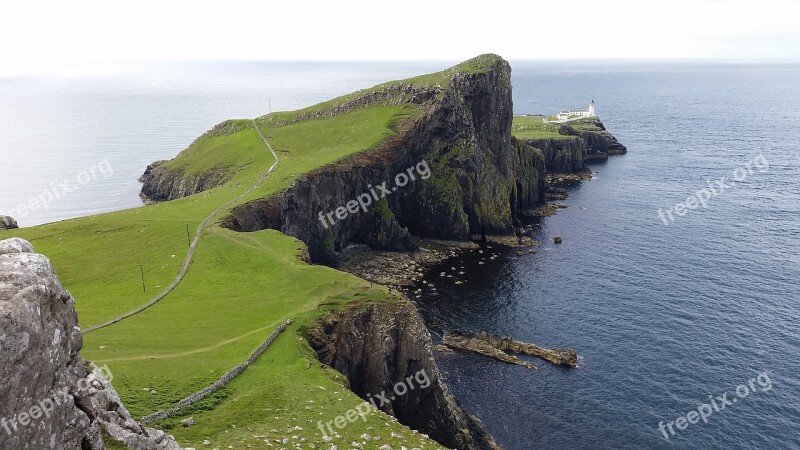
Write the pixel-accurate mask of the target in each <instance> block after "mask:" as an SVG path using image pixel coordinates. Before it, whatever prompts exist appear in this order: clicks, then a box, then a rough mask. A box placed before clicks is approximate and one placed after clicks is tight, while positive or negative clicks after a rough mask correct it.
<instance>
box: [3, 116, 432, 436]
mask: <svg viewBox="0 0 800 450" xmlns="http://www.w3.org/2000/svg"><path fill="white" fill-rule="evenodd" d="M409 108H410V107H406V106H400V107H381V106H377V107H370V108H365V109H362V110H358V111H355V112H351V113H348V114H343V115H340V116H337V117H335V118H331V119H325V120H309V121H304V122H300V123H297V124H294V125H290V126H284V127H263V129H262V131H263V132H264V134H265V135H266V136H267V138H268V139H270V142H271V143H272V144H273V146H274V148H275V150H276V151H277V152H278V153H279V156H280V159H281V162H280V164H279V165H278V167H277V169H276V170H275V173H273V174H272V175H271V176H270V177H269V178H268V179H267V180H266V182H265V183H264V184H263V185H262V186H261V187H259V188H258V189H257V190H256V191H255V192H253V193H252V194H251V195H250V196H249V198H257V197H263V196H266V195H270V194H272V193H277V192H280V190H282V189H283V188H285V187H286V186H288V185H289V184H290V183H291V182H292V180H293V179H295V178H296V177H297V176H298V175H299V174H302V173H306V172H308V171H310V170H312V169H314V168H316V167H319V166H321V165H325V164H328V163H331V162H334V161H336V160H338V159H341V158H342V157H344V156H347V155H350V154H353V153H355V152H359V151H362V150H365V149H369V148H371V147H374V146H375V145H376V144H377V143H379V142H380V141H382V140H383V139H385V138H386V137H388V136H390V135H391V134H392V130H391V128H390V126H391V124H393V123H395V122H397V121H400V120H403V119H404V118H407V117H410V116H414V115H415V114H416V112H415V111H414V110H412V109H409ZM241 125H242V127H241V128H242V129H241V130H240V131H238V132H236V133H233V134H231V135H223V136H213V135H206V136H204V137H202V138H200V139H198V141H196V142H195V143H194V144H192V146H191V148H190V149H188V150H187V152H186V153H184V154H182V155H181V156H180V157H179V158H177V159H176V160H175V161H173V162H172V163H171V164H182V165H184V167H190V168H191V169H190V170H192V171H202V170H204V168H210V167H215V166H218V165H219V164H220V163H224V164H225V165H226V166H228V167H235V168H236V170H235V174H234V176H233V178H232V179H231V180H229V181H228V182H227V183H226V184H225V185H223V186H221V187H219V188H216V189H212V190H210V191H207V192H204V193H200V194H198V195H194V196H191V197H187V198H184V199H179V200H175V201H172V202H168V203H162V204H157V205H151V206H146V207H142V208H136V209H132V210H127V211H120V212H115V213H110V214H103V215H98V216H94V217H88V218H81V219H74V220H69V221H64V222H59V223H55V224H49V225H43V226H39V227H35V228H29V229H21V230H14V231H13V232H9V231H0V239H3V238H6V237H11V236H12V235H13V236H20V237H23V238H25V239H28V240H30V241H31V242H32V243H33V244H34V246H35V247H36V249H37V251H38V252H40V253H44V254H46V255H48V256H49V257H50V258H51V260H52V261H53V264H54V266H55V268H56V270H57V272H58V273H59V275H60V277H61V279H62V282H63V283H64V285H65V287H66V288H67V289H69V290H70V291H71V292H72V293H73V295H74V296H75V298H76V301H77V309H78V314H79V317H80V323H81V326H83V327H86V326H88V325H91V324H95V323H98V322H100V321H102V320H104V319H109V318H111V317H114V316H116V315H119V314H120V313H123V312H126V311H128V310H130V309H132V308H133V307H135V306H137V305H140V304H142V303H145V302H146V301H147V300H148V299H149V298H151V297H152V296H153V295H154V294H155V293H156V292H157V291H158V287H163V286H166V285H167V284H168V283H169V282H170V281H171V280H172V279H173V278H174V276H175V274H176V273H177V272H178V269H179V267H180V265H181V262H182V259H183V257H184V255H185V253H186V250H187V239H186V224H189V225H190V228H191V232H192V233H194V230H195V227H196V226H197V224H198V223H199V222H200V221H201V220H202V219H203V218H204V217H205V216H206V215H207V214H208V213H209V212H210V211H212V210H213V209H214V208H215V207H216V206H218V205H219V204H222V203H224V202H225V201H226V200H228V199H230V198H231V197H232V196H233V187H234V186H235V185H239V186H241V187H240V189H242V190H243V189H246V188H247V187H249V186H250V185H252V184H253V183H254V182H255V181H256V180H257V179H258V178H259V177H260V175H261V174H262V172H263V171H264V170H265V169H266V168H267V167H269V165H270V164H271V163H272V157H271V155H270V154H269V153H268V151H267V150H266V147H265V146H264V144H263V142H262V141H261V140H260V139H259V137H258V134H257V133H256V131H255V130H254V129H253V128H252V125H251V124H248V123H242V124H241ZM220 155H225V157H224V158H220ZM239 192H242V191H241V190H240V191H239ZM246 200H247V199H245V200H243V201H246ZM301 246H302V243H300V242H299V241H297V240H295V239H293V238H291V237H288V236H285V235H282V234H280V233H278V232H275V231H271V230H265V231H261V232H256V233H247V234H244V233H235V232H233V231H230V230H226V229H222V228H219V227H216V226H213V227H210V228H208V229H206V231H205V232H204V235H203V238H202V239H201V241H200V244H199V246H198V250H197V254H196V256H195V259H194V261H193V262H192V264H191V267H190V269H189V272H188V274H187V276H186V279H185V280H184V281H183V283H182V284H181V285H180V286H179V287H178V288H177V289H176V290H175V291H174V292H173V293H172V294H170V295H169V296H168V297H167V298H166V299H164V300H162V302H160V303H159V304H157V305H155V306H153V307H152V308H150V309H148V310H147V311H145V312H144V313H142V314H140V315H138V316H135V317H133V318H130V319H127V320H125V321H123V322H121V323H118V324H115V325H114V326H111V327H109V328H106V329H102V330H99V331H97V332H94V333H90V334H88V335H86V336H85V339H84V349H83V351H82V354H83V356H84V357H85V358H87V359H90V360H93V361H95V362H96V363H97V364H99V365H103V364H108V366H109V367H110V369H111V371H112V372H113V374H114V375H115V376H114V386H115V387H116V388H117V390H118V391H119V393H120V395H121V396H122V398H123V400H124V401H125V402H126V406H128V408H129V409H130V410H131V412H132V413H133V414H134V416H137V417H139V416H142V415H144V414H147V413H150V412H153V411H154V410H156V409H159V408H165V407H169V406H172V405H173V404H174V402H176V401H177V400H178V399H180V398H182V397H183V396H185V395H188V394H189V393H191V392H193V391H195V390H197V389H199V388H202V387H204V386H205V385H207V384H209V383H210V382H211V381H213V380H214V379H216V378H217V377H218V376H219V375H221V374H222V373H224V372H225V371H227V370H228V369H230V368H231V367H233V366H234V365H236V364H238V363H240V362H242V361H243V360H244V359H245V358H246V357H247V356H248V355H249V353H250V352H251V351H252V350H254V349H255V348H256V347H257V346H258V345H259V344H260V343H261V342H262V341H263V340H264V339H265V338H266V337H267V336H268V335H269V334H270V333H271V332H272V330H273V329H274V327H275V326H276V325H277V324H278V323H279V322H281V321H283V320H285V319H288V318H295V319H298V320H297V321H296V322H295V324H294V325H292V327H290V328H289V329H288V330H287V331H286V332H285V333H284V334H283V335H281V337H280V338H278V339H277V340H276V342H275V343H274V344H273V347H271V348H270V349H269V350H268V351H267V352H266V353H265V354H264V355H263V356H262V357H261V358H260V359H259V361H258V362H257V363H256V364H255V365H254V366H253V367H252V368H251V369H249V370H248V371H247V372H245V374H243V375H242V376H241V377H240V378H239V379H237V380H236V381H235V382H234V383H232V384H231V385H229V386H228V387H227V388H226V389H224V390H223V391H221V392H220V393H218V395H216V396H215V397H214V398H211V399H208V400H206V401H204V402H203V403H202V404H200V405H199V406H198V408H196V410H195V411H190V413H191V414H192V415H193V416H194V417H195V419H196V420H197V422H198V425H197V426H195V427H190V428H183V427H180V426H178V427H175V428H173V429H171V430H170V432H172V433H173V434H175V436H176V437H178V439H179V442H180V443H181V444H182V445H187V446H195V447H200V446H201V445H202V441H203V439H205V438H209V439H210V440H211V442H212V444H213V445H215V446H216V445H219V446H223V445H224V446H225V447H227V446H228V445H233V446H234V447H235V448H241V447H244V446H245V445H243V444H244V443H246V444H249V445H250V447H249V448H270V447H271V446H270V445H268V443H267V440H271V441H272V443H273V444H275V441H274V440H275V439H282V438H283V437H288V439H292V437H293V436H295V435H296V436H298V438H297V440H296V441H299V440H301V439H306V440H307V441H308V442H309V443H310V442H319V441H320V438H321V436H320V434H319V432H318V431H317V430H316V429H315V428H316V423H315V422H316V420H324V421H327V420H332V419H333V418H334V417H335V416H336V415H338V414H343V413H345V412H346V410H347V409H349V408H352V407H354V406H355V405H357V404H358V403H359V402H360V401H361V400H360V399H359V398H358V397H356V396H355V395H354V394H352V393H351V392H349V391H347V390H346V389H344V388H343V387H342V381H341V380H340V379H338V378H337V377H336V376H335V374H329V373H326V372H325V371H324V370H322V369H321V368H320V365H319V363H318V362H317V361H316V359H315V358H314V355H313V354H312V351H311V349H310V348H309V347H308V345H307V344H306V343H304V342H302V341H299V340H298V339H299V338H298V337H297V328H298V327H301V326H303V325H306V324H308V323H309V322H310V321H311V319H313V318H314V317H317V316H318V315H320V314H323V313H324V311H325V309H326V308H329V307H335V306H338V305H342V304H344V303H347V302H351V301H387V299H389V294H388V293H387V292H386V290H385V289H383V288H381V287H378V286H376V287H374V288H370V287H369V284H368V283H366V282H364V281H363V280H361V279H358V278H356V277H353V276H351V275H349V274H345V273H341V272H338V271H335V270H333V269H330V268H327V267H323V266H309V265H307V264H305V263H303V262H301V261H299V260H298V259H297V258H296V255H297V254H298V252H299V250H300V249H301ZM173 255H174V256H173ZM140 264H142V265H143V266H144V270H145V278H146V283H147V286H148V291H147V293H143V292H142V290H141V281H140V274H139V265H140ZM151 390H154V391H155V394H151ZM306 406H308V409H306ZM179 420H180V418H176V419H170V420H168V421H165V423H161V424H157V425H161V426H164V427H167V428H171V427H172V426H174V424H175V423H177V421H179ZM289 426H293V427H294V426H299V427H301V428H303V430H302V431H301V430H296V429H295V430H293V431H292V432H291V434H290V435H288V436H287V431H288V427H289ZM271 430H277V431H271ZM365 432H366V433H370V434H372V435H373V436H374V435H379V436H381V437H382V438H383V441H382V443H381V445H382V444H383V443H389V444H390V445H395V444H400V445H406V446H408V447H409V448H411V447H420V448H432V447H434V446H435V443H433V442H431V441H426V440H424V439H422V438H421V437H419V435H416V434H415V433H412V432H411V431H409V430H408V429H406V428H404V427H402V426H400V425H398V424H396V423H394V422H393V421H392V420H390V419H389V418H388V417H387V416H385V415H383V414H375V415H374V416H371V417H370V418H369V419H368V421H367V423H362V422H361V421H358V422H356V423H354V424H351V425H349V426H348V427H346V428H345V429H343V430H340V433H341V434H342V436H343V438H342V439H341V440H339V439H337V440H336V441H335V442H334V443H338V444H339V445H340V446H342V444H345V445H346V443H349V442H352V441H356V440H358V441H360V440H361V439H360V438H359V436H360V435H361V434H362V433H365ZM390 432H394V433H397V434H399V435H402V436H403V437H401V438H396V439H393V438H390V437H389V433H390ZM296 441H293V442H296ZM421 441H422V442H421ZM304 447H305V444H304ZM375 447H376V448H377V447H378V446H377V445H376V446H375ZM306 448H307V447H306ZM318 448H320V447H319V446H318ZM326 448H327V447H326Z"/></svg>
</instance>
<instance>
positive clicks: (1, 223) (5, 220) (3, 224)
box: [0, 216, 19, 230]
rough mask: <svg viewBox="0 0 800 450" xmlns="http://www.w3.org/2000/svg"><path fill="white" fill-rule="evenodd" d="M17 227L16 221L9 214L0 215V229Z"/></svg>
mask: <svg viewBox="0 0 800 450" xmlns="http://www.w3.org/2000/svg"><path fill="white" fill-rule="evenodd" d="M14 228H19V226H18V225H17V221H16V220H14V218H13V217H11V216H0V230H13V229H14Z"/></svg>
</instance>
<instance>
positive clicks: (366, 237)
mask: <svg viewBox="0 0 800 450" xmlns="http://www.w3.org/2000/svg"><path fill="white" fill-rule="evenodd" d="M484 58H486V57H484ZM488 58H489V59H490V64H488V65H487V66H486V67H485V68H484V70H481V71H475V72H472V71H462V72H456V73H454V74H453V75H452V76H451V77H450V78H449V79H448V80H447V82H446V85H444V86H443V87H441V88H440V90H439V91H438V94H437V95H429V94H424V95H423V94H419V95H413V94H407V97H408V98H413V99H416V100H418V101H421V102H422V103H421V104H420V107H421V108H422V109H423V111H424V113H423V115H422V117H420V118H418V119H416V121H415V122H414V123H413V124H410V125H407V126H405V127H403V128H402V129H400V130H397V133H398V134H397V135H396V136H394V137H393V138H392V139H390V140H389V141H388V142H385V143H384V144H382V145H381V146H380V147H379V148H377V149H373V150H371V151H370V152H368V153H367V154H366V156H365V155H356V156H354V157H351V158H348V159H346V160H343V161H340V162H339V163H337V164H335V165H332V166H329V167H325V168H322V169H319V170H317V171H314V172H312V173H309V174H307V175H306V176H303V177H301V178H300V179H298V180H297V181H296V182H295V183H294V184H293V185H292V186H291V187H290V188H289V189H287V190H286V191H284V192H283V193H282V194H281V195H280V196H277V197H275V198H271V199H266V200H261V201H256V202H253V203H251V204H247V205H243V206H240V207H238V208H236V209H235V210H234V211H233V213H232V215H231V217H230V218H229V219H228V220H227V221H226V225H227V226H229V227H230V228H233V229H236V230H240V231H253V230H258V229H261V228H265V227H266V228H274V229H277V230H280V231H281V232H283V233H285V234H289V235H292V236H295V237H297V238H299V239H301V240H303V241H304V242H305V243H306V244H307V245H308V247H309V252H310V254H311V257H312V259H313V260H314V261H317V262H329V261H331V260H333V259H334V258H335V252H336V251H338V250H340V249H341V248H344V247H346V246H347V245H349V244H351V243H362V244H368V245H370V246H372V247H373V248H377V249H391V250H409V249H413V248H414V244H413V241H412V240H411V239H410V236H409V235H414V236H420V237H429V238H437V239H447V240H469V239H471V238H473V237H476V236H481V235H483V234H511V233H513V225H514V218H515V217H516V215H517V214H518V213H519V212H520V211H522V210H528V209H532V208H534V207H535V206H537V205H538V204H540V203H541V202H543V200H544V177H543V175H544V159H543V158H542V155H541V152H540V151H539V150H537V149H535V148H532V147H530V146H527V145H524V143H522V142H519V141H514V140H512V137H511V131H510V130H511V119H512V110H513V108H512V102H511V84H510V80H511V78H510V76H511V69H510V67H509V65H508V63H507V62H506V61H504V60H502V59H501V58H499V57H496V56H490V57H488ZM425 92H427V91H425ZM357 104H359V105H362V106H363V102H362V103H357ZM423 162H425V163H426V164H427V167H428V168H429V169H430V174H429V175H430V176H429V177H428V178H426V179H418V180H417V181H416V182H412V183H409V184H407V185H405V186H403V187H398V189H397V190H396V191H394V192H393V193H392V194H391V195H387V196H386V197H385V199H382V200H381V202H378V203H379V204H381V203H382V202H385V203H382V205H381V207H377V205H376V207H373V208H372V209H370V210H369V211H367V212H364V213H359V214H350V215H349V216H348V217H347V218H345V219H343V220H337V221H336V222H335V223H334V224H333V225H330V224H323V223H322V221H320V219H319V213H320V212H322V213H326V212H329V211H334V210H335V209H336V208H337V207H340V206H344V205H346V204H347V202H348V201H350V200H355V199H357V198H358V196H359V195H362V194H364V193H367V192H369V190H370V188H371V187H373V186H378V185H381V184H382V183H384V182H387V181H388V182H389V183H388V186H389V187H392V186H393V185H394V180H395V176H396V175H397V174H400V173H404V172H407V170H408V169H410V168H413V167H418V165H419V164H421V163H423Z"/></svg>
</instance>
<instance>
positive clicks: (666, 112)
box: [0, 60, 800, 450]
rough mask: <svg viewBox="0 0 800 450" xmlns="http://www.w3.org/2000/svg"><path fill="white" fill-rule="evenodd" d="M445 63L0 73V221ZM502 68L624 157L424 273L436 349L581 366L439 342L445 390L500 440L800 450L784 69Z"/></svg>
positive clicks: (77, 205)
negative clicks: (530, 348) (218, 128)
mask: <svg viewBox="0 0 800 450" xmlns="http://www.w3.org/2000/svg"><path fill="white" fill-rule="evenodd" d="M452 63H453V62H452V61H421V62H258V61H247V62H229V61H228V62H202V63H201V62H192V63H173V64H165V63H144V62H142V63H131V64H126V65H118V66H92V67H85V66H74V67H68V68H66V69H65V70H58V68H54V69H52V70H48V71H46V72H43V73H39V74H34V75H25V76H20V75H17V76H0V214H10V215H12V216H14V217H15V218H16V219H17V220H18V222H19V224H20V226H34V225H38V224H42V223H48V222H53V221H58V220H63V219H67V218H72V217H80V216H85V215H91V214H96V213H100V212H107V211H114V210H120V209H126V208H135V207H140V206H141V200H140V199H139V197H138V192H139V188H140V185H139V183H138V181H137V178H138V177H139V176H140V175H141V173H142V172H143V171H144V169H145V168H146V166H147V165H148V164H149V163H151V162H153V161H156V160H160V159H169V158H171V157H173V156H175V155H176V154H177V153H178V152H180V151H181V150H183V149H184V148H186V147H187V146H188V145H189V144H190V143H191V142H192V140H194V138H196V137H197V136H199V135H200V134H202V133H203V132H205V131H206V130H208V129H210V128H211V127H213V126H214V125H215V124H216V123H218V122H221V121H223V120H225V119H229V118H251V117H256V116H259V115H262V114H265V113H267V112H269V111H279V110H291V109H296V108H300V107H303V106H308V105H311V104H314V103H317V102H319V101H323V100H326V99H329V98H331V97H334V96H337V95H341V94H345V93H348V92H351V91H354V90H357V89H360V88H365V87H369V86H372V85H374V84H377V83H380V82H383V81H388V80H392V79H397V78H404V77H409V76H414V75H418V74H422V73H427V72H431V71H435V70H440V69H443V68H445V67H448V66H449V65H451V64H452ZM511 65H512V69H513V75H512V84H513V89H514V93H513V96H514V112H515V113H516V114H538V113H541V114H551V113H554V112H557V111H559V110H562V109H567V108H580V107H585V106H587V105H588V103H589V102H590V101H591V100H594V101H595V104H596V107H597V113H598V115H599V116H600V118H601V119H602V121H603V122H604V124H605V125H606V127H607V128H608V130H609V131H610V132H612V133H613V134H614V135H615V136H616V137H617V138H618V139H619V141H620V142H621V143H623V144H624V145H626V146H627V147H628V154H626V155H622V156H615V157H612V158H610V159H609V160H608V161H606V162H603V163H598V164H593V165H592V166H591V169H592V170H593V172H594V177H593V178H592V179H591V180H588V181H584V182H582V183H580V184H577V185H573V186H571V187H569V188H568V189H567V190H568V193H569V198H568V199H567V200H564V201H562V202H561V203H563V204H564V205H565V206H566V208H564V209H561V210H560V211H559V212H558V214H557V215H555V216H553V217H548V218H545V219H540V220H530V221H529V222H528V223H529V224H530V225H531V233H532V236H533V237H534V239H536V240H537V241H538V243H539V244H538V245H537V247H536V249H537V251H536V252H535V253H528V252H527V251H524V252H522V253H521V254H518V253H517V250H515V249H507V248H502V247H500V246H493V247H492V248H484V249H483V252H484V253H478V252H473V253H470V254H467V255H465V256H463V257H461V258H459V259H457V260H454V261H448V262H447V263H446V264H444V265H442V266H441V267H439V268H437V269H436V270H434V271H432V272H431V273H430V274H429V275H428V276H427V278H426V279H425V282H426V283H424V284H422V283H421V284H420V286H419V288H420V289H421V292H420V294H419V297H418V298H415V299H414V300H415V302H416V303H417V305H418V306H419V308H420V311H421V312H422V315H423V317H424V319H425V321H426V323H427V324H428V326H429V327H430V329H431V332H432V335H433V338H434V341H435V342H438V341H439V340H440V339H441V336H442V334H443V333H444V332H445V331H448V330H456V329H459V330H473V331H487V332H491V333H495V334H501V335H505V336H509V337H512V338H514V339H517V340H520V341H524V342H533V343H536V344H538V345H541V346H544V347H551V348H559V347H568V348H573V349H575V350H576V351H577V353H578V355H579V358H580V359H579V365H578V367H576V368H563V367H556V366H554V365H552V364H549V363H547V362H545V361H542V360H537V359H535V358H531V357H523V359H526V360H527V361H529V362H531V363H533V364H535V365H536V366H537V369H536V370H532V369H529V368H526V367H522V366H515V365H508V364H504V363H500V362H497V361H494V360H490V359H487V358H485V357H482V356H479V355H474V354H468V353H463V352H454V353H437V354H436V358H437V362H438V364H439V367H440V369H441V370H442V372H443V375H444V378H445V379H446V381H447V384H448V386H449V388H450V390H451V392H452V393H453V394H455V396H456V397H457V398H458V399H459V401H460V402H461V404H462V406H463V407H464V409H465V410H466V411H467V412H468V413H469V414H473V415H476V416H477V417H479V418H480V419H481V420H482V421H483V422H484V424H485V426H486V428H487V429H488V430H489V431H490V432H491V433H492V435H493V436H494V437H495V438H496V440H497V442H498V444H499V445H500V446H502V447H503V448H505V449H510V450H516V449H648V448H663V449H798V448H800V320H798V319H800V304H799V303H800V292H798V281H800V148H799V146H800V106H799V105H800V64H795V63H777V62H772V63H767V62H761V63H753V62H730V61H633V60H615V61H598V60H582V61H561V60H558V61H556V60H553V61H539V60H535V61H534V60H520V61H513V60H512V61H511ZM554 236H561V237H562V238H563V242H562V243H561V244H555V243H553V240H552V238H553V237H554ZM492 256H494V258H492ZM442 272H445V274H451V275H453V277H452V278H450V277H447V276H446V275H445V276H441V273H442ZM458 272H463V274H459V273H458ZM456 280H459V281H463V283H461V284H456V283H455V281H456ZM431 284H433V285H434V287H433V288H432V287H431V286H430V285H431Z"/></svg>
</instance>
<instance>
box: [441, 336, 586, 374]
mask: <svg viewBox="0 0 800 450" xmlns="http://www.w3.org/2000/svg"><path fill="white" fill-rule="evenodd" d="M442 343H443V344H444V345H446V346H448V347H450V348H455V349H461V350H467V351H471V352H475V353H478V354H481V355H484V356H488V357H490V358H494V359H497V360H499V361H503V362H507V363H510V364H518V365H521V366H525V367H531V368H533V366H532V365H531V364H529V363H527V362H524V361H522V360H520V359H519V358H517V357H515V356H512V355H509V354H507V353H506V352H512V353H519V354H523V355H533V356H538V357H540V358H542V359H545V360H547V361H550V362H551V363H553V364H557V365H560V366H569V367H575V366H576V365H578V354H577V353H575V350H572V349H564V348H556V349H549V348H544V347H539V346H538V345H536V344H529V343H526V342H518V341H515V340H513V339H511V338H510V337H505V336H496V335H493V334H488V333H483V332H481V333H471V332H465V331H448V332H446V333H445V334H444V337H443V339H442Z"/></svg>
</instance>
